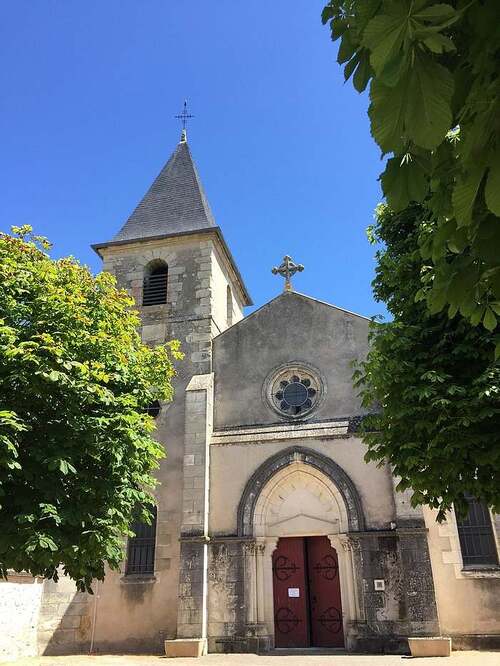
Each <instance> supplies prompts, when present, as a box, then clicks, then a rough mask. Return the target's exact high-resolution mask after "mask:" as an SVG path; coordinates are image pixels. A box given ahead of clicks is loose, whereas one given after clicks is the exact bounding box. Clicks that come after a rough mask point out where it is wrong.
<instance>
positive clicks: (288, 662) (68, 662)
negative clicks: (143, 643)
mask: <svg viewBox="0 0 500 666" xmlns="http://www.w3.org/2000/svg"><path fill="white" fill-rule="evenodd" d="M167 662H171V663H172V665H173V666H187V665H188V664H189V665H190V666H198V665H199V666H410V664H411V666H413V665H415V666H446V664H449V666H500V652H453V654H452V656H451V657H450V658H449V659H446V658H443V657H435V658H428V659H412V658H411V657H399V656H393V655H382V656H378V655H377V656H371V655H354V654H350V655H328V656H317V655H307V656H304V655H300V656H281V655H279V656H277V655H266V656H257V655H253V654H231V655H225V654H211V655H208V656H207V657H203V658H202V659H198V660H196V659H171V660H167V659H166V658H165V657H131V656H115V655H114V656H102V657H101V656H100V657H83V656H78V657H32V658H29V659H18V660H17V661H14V662H12V661H11V662H0V666H4V664H6V663H8V664H9V666H12V665H14V666H165V665H166V663H167Z"/></svg>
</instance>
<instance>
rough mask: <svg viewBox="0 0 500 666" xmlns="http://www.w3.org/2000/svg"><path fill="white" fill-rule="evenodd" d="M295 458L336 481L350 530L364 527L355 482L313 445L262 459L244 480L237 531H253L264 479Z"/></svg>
mask: <svg viewBox="0 0 500 666" xmlns="http://www.w3.org/2000/svg"><path fill="white" fill-rule="evenodd" d="M294 462H302V463H305V464H306V465H311V466H312V467H315V468H316V469H318V470H319V471H321V472H323V474H325V475H326V476H327V477H328V478H329V479H331V481H332V482H333V483H334V484H335V486H336V487H337V489H338V491H339V492H340V494H341V496H342V498H343V500H344V502H345V506H346V509H347V520H348V524H349V531H350V532H357V531H359V530H364V527H365V518H364V514H363V509H362V505H361V499H360V497H359V494H358V491H357V490H356V487H355V485H354V483H353V482H352V481H351V479H350V478H349V476H348V475H347V474H346V473H345V471H344V470H343V469H342V468H341V467H340V466H339V465H338V464H337V463H336V462H334V461H333V460H331V459H330V458H328V457H327V456H324V455H322V454H321V453H318V452H316V451H313V450H312V449H307V448H305V447H302V446H294V447H291V448H289V449H286V450H285V451H281V452H280V453H278V454H276V455H274V456H272V457H271V458H269V459H268V460H266V462H264V463H263V464H262V465H261V466H260V467H259V468H258V469H257V470H256V471H255V472H254V473H253V475H252V476H251V478H250V479H249V481H248V482H247V484H246V486H245V489H244V491H243V494H242V496H241V500H240V503H239V506H238V519H237V523H238V535H239V536H251V535H253V527H254V526H253V522H254V513H255V506H256V504H257V500H258V498H259V495H260V493H261V491H262V489H263V488H264V486H265V485H266V483H267V482H268V481H269V480H270V479H271V478H272V477H273V476H274V475H275V474H276V473H277V472H279V471H280V470H282V469H283V468H285V467H287V466H288V465H290V464H292V463H294Z"/></svg>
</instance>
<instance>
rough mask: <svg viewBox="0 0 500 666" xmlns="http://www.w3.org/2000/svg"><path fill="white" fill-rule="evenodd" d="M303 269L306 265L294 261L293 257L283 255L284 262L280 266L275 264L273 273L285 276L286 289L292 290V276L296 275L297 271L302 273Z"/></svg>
mask: <svg viewBox="0 0 500 666" xmlns="http://www.w3.org/2000/svg"><path fill="white" fill-rule="evenodd" d="M303 270H304V266H302V264H296V263H295V262H294V261H292V258H291V257H289V256H288V255H285V256H284V257H283V263H282V264H281V265H280V266H275V267H274V268H273V269H272V274H273V275H281V277H284V278H285V291H292V282H291V279H290V278H291V277H292V276H293V275H295V273H302V271H303Z"/></svg>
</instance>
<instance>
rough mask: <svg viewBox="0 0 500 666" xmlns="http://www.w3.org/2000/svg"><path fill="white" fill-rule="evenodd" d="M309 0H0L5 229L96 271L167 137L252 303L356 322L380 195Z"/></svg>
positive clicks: (358, 106)
mask: <svg viewBox="0 0 500 666" xmlns="http://www.w3.org/2000/svg"><path fill="white" fill-rule="evenodd" d="M322 6H323V2H322V1H316V0H293V2H290V0H288V1H287V2H285V1H284V0H273V1H272V2H269V1H264V0H255V1H253V2H248V0H246V1H243V0H214V1H213V2H202V1H201V0H194V1H193V2H189V3H188V2H185V0H168V1H167V0H64V2H62V1H55V0H3V3H2V21H1V25H0V57H1V62H2V67H1V69H0V89H1V90H2V102H1V104H0V133H1V149H0V173H1V189H2V196H1V198H0V228H1V229H2V230H4V231H5V230H8V229H9V227H10V226H11V225H12V224H16V225H20V224H31V225H32V226H33V227H34V228H35V230H36V231H37V232H38V233H41V234H44V235H46V236H48V237H49V238H50V239H51V240H52V242H53V243H54V250H53V254H54V256H61V255H67V254H72V255H74V256H75V257H77V258H78V259H79V260H81V261H82V262H84V263H86V264H88V265H90V266H91V268H92V270H94V271H98V270H99V269H100V260H99V258H98V257H97V255H95V253H94V252H93V251H92V250H91V249H90V244H91V243H96V242H101V241H106V240H109V239H111V237H112V236H113V235H114V234H115V233H116V231H117V230H118V229H119V228H120V226H121V225H122V224H123V222H124V221H125V219H126V218H127V216H128V215H129V214H130V212H131V211H132V209H133V208H134V207H135V205H136V204H137V203H138V201H139V199H140V198H141V197H142V195H143V194H144V192H145V191H146V190H147V188H148V187H149V185H150V184H151V182H152V180H153V178H154V177H155V176H156V174H157V173H158V171H159V170H160V168H161V167H162V165H163V164H164V162H165V161H166V160H167V159H168V157H169V156H170V154H171V152H172V151H173V150H174V148H175V146H176V143H177V141H178V139H179V134H180V130H179V124H178V121H176V120H174V118H173V116H174V115H175V114H176V113H178V112H179V111H180V110H181V108H182V103H183V100H184V98H185V97H187V98H188V100H189V106H190V109H191V111H192V113H193V114H194V115H195V116H196V118H195V119H194V120H193V121H192V122H191V125H190V127H189V129H188V137H189V143H190V146H191V150H192V152H193V155H194V158H195V161H196V163H197V165H198V169H199V171H200V174H201V178H202V181H203V183H204V186H205V190H206V192H207V195H208V199H209V201H210V204H211V207H212V209H213V211H214V214H215V218H216V221H217V223H218V224H219V225H220V226H221V227H222V229H223V232H224V235H225V237H226V240H227V241H228V244H229V246H230V248H231V250H232V252H233V254H234V256H235V258H236V261H237V262H238V265H239V267H240V269H241V272H242V274H243V276H244V278H245V281H246V283H247V286H248V288H249V291H250V293H251V294H252V296H253V299H254V302H255V304H256V305H261V304H262V303H264V302H266V301H267V300H269V299H270V298H272V297H273V296H275V295H276V294H278V293H279V292H280V290H281V288H282V285H281V280H280V279H278V278H277V277H274V276H273V275H272V274H271V268H272V266H274V265H276V264H277V263H279V262H280V260H281V258H282V257H283V255H284V254H290V255H291V256H292V257H293V258H294V259H295V260H296V261H297V262H301V263H303V264H304V265H305V267H306V270H305V271H304V272H303V273H302V274H300V275H299V276H297V277H296V279H295V281H294V284H295V288H296V289H297V291H301V292H303V293H306V294H309V295H311V296H314V297H316V298H319V299H322V300H325V301H328V302H331V303H335V304H336V305H339V306H341V307H344V308H346V309H349V310H353V311H355V312H359V313H361V314H365V315H368V316H371V315H373V314H378V313H384V312H385V309H384V306H383V305H382V304H377V303H375V302H374V301H373V298H372V293H371V287H370V282H371V280H372V278H373V269H374V259H373V254H374V250H373V248H372V247H370V245H369V244H368V242H367V240H366V236H365V229H366V227H367V226H368V225H369V224H370V223H371V221H372V219H373V209H374V207H375V205H376V204H377V203H378V201H379V200H380V198H381V195H380V187H379V183H378V182H377V178H378V174H379V172H380V171H381V166H382V165H381V162H380V155H379V151H378V149H377V147H376V146H375V144H374V142H373V140H372V138H371V137H370V133H369V125H368V118H367V115H366V109H367V105H368V100H367V97H366V95H364V96H360V95H358V94H357V93H356V92H355V91H354V89H353V88H352V86H351V84H350V83H348V84H344V82H343V75H342V70H341V68H340V67H339V66H338V65H337V63H336V61H335V59H336V52H337V45H333V44H332V42H331V41H330V39H329V34H328V30H327V28H325V27H323V26H322V25H321V20H320V14H321V9H322Z"/></svg>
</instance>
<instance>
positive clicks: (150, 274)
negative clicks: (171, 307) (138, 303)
mask: <svg viewBox="0 0 500 666" xmlns="http://www.w3.org/2000/svg"><path fill="white" fill-rule="evenodd" d="M167 280H168V266H167V264H165V263H164V262H163V261H161V262H153V263H151V264H149V266H148V267H147V268H146V273H145V275H144V284H143V290H142V304H143V305H161V304H162V303H166V302H167Z"/></svg>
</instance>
